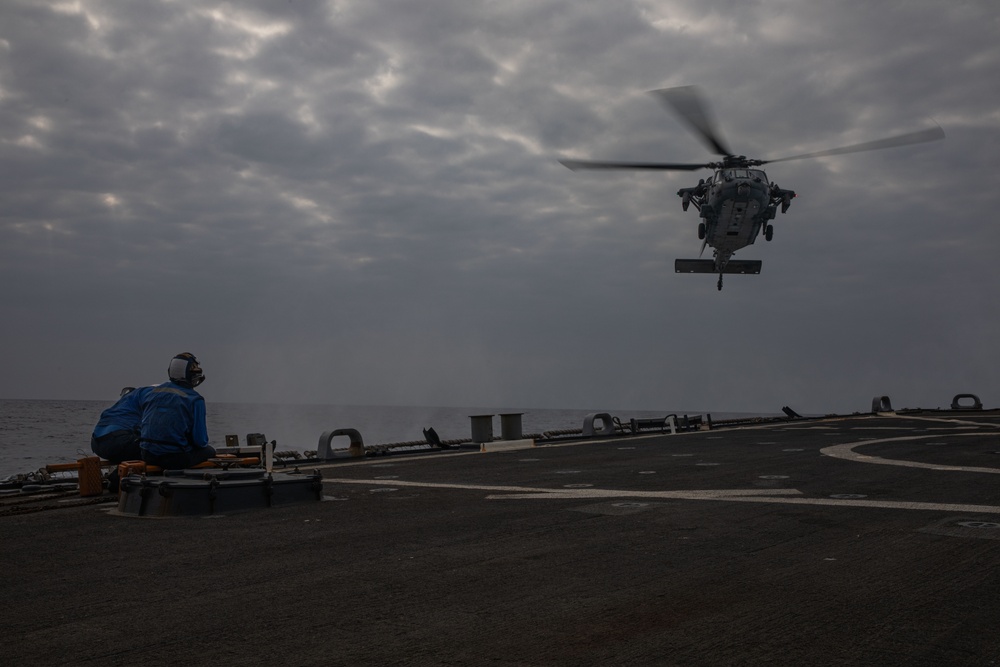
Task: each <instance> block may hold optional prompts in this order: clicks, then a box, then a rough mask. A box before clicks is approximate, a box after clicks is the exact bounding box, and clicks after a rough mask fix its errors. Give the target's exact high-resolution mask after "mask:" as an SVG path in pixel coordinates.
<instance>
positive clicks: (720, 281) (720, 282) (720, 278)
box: [717, 274, 722, 292]
mask: <svg viewBox="0 0 1000 667" xmlns="http://www.w3.org/2000/svg"><path fill="white" fill-rule="evenodd" d="M717 287H718V289H719V291H720V292H721V291H722V275H721V274H720V275H719V283H718V285H717Z"/></svg>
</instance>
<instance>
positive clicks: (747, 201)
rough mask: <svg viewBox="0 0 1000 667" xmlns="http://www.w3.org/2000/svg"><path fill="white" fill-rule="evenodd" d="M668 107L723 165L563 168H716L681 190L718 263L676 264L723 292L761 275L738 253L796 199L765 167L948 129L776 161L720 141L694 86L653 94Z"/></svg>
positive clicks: (586, 164) (768, 232)
mask: <svg viewBox="0 0 1000 667" xmlns="http://www.w3.org/2000/svg"><path fill="white" fill-rule="evenodd" d="M651 92H652V94H653V95H656V96H657V97H659V98H660V99H661V100H663V101H664V102H666V103H667V105H668V106H669V108H671V109H673V110H674V111H675V112H676V113H677V114H678V115H679V116H680V118H681V120H683V121H684V122H686V123H687V124H688V125H689V126H690V127H691V129H693V130H694V132H695V133H696V134H697V135H698V136H699V137H700V138H701V139H702V140H703V141H704V142H705V145H707V146H708V147H709V149H711V150H712V151H713V152H714V153H716V154H718V155H721V156H722V161H721V162H705V163H701V164H687V163H669V162H667V163H664V162H592V161H589V160H560V162H561V163H562V164H564V165H565V166H567V167H569V168H570V169H572V170H574V171H576V170H578V169H651V170H659V171H696V170H698V169H714V170H715V175H714V176H711V177H709V178H708V179H701V180H699V181H698V185H696V186H694V187H693V188H681V189H680V190H678V191H677V194H678V196H679V197H680V198H681V207H682V208H683V209H684V210H685V211H686V210H688V206H690V205H691V204H694V207H695V208H696V209H698V211H699V212H700V216H701V218H702V221H701V222H699V223H698V238H699V239H702V241H703V243H702V246H701V251H702V253H704V252H705V246H711V247H712V248H713V249H714V259H678V260H674V270H675V271H676V272H677V273H718V274H719V284H718V287H719V289H720V290H721V289H722V276H723V274H726V273H745V274H758V273H760V267H761V261H760V260H735V259H732V256H733V253H735V252H736V251H737V250H739V249H740V248H744V247H746V246H748V245H752V244H753V242H754V241H756V240H757V235H758V234H760V232H761V230H763V232H764V238H765V239H767V240H768V241H770V240H771V239H772V238H773V236H774V226H773V225H771V223H770V222H769V221H770V220H774V216H775V214H776V213H777V210H778V207H779V206H780V207H781V212H782V213H785V212H786V211H787V210H788V207H789V206H790V205H791V203H792V199H793V198H794V197H795V192H794V191H793V190H785V189H783V188H779V187H778V186H777V185H776V184H775V183H772V182H770V181H768V180H767V174H765V173H764V172H763V171H762V170H761V169H758V168H757V167H760V166H761V165H765V164H768V163H771V162H787V161H788V160H802V159H805V158H817V157H826V156H830V155H844V154H845V153H858V152H861V151H873V150H879V149H882V148H893V147H895V146H906V145H908V144H917V143H922V142H925V141H935V140H937V139H943V138H944V130H942V129H941V128H940V127H934V128H931V129H928V130H921V131H920V132H911V133H908V134H901V135H897V136H894V137H889V138H887V139H879V140H877V141H869V142H865V143H863V144H854V145H852V146H844V147H843V148H832V149H829V150H825V151H817V152H815V153H804V154H802V155H792V156H790V157H783V158H776V159H773V160H757V159H748V158H747V157H746V156H745V155H734V154H733V153H732V151H730V150H729V148H728V147H727V146H726V144H725V142H723V141H722V139H721V138H720V135H719V132H718V130H717V129H716V128H715V125H714V123H713V122H712V119H711V117H710V116H709V114H708V111H707V108H708V107H707V105H706V104H705V103H704V102H703V101H702V98H701V95H700V93H699V92H698V89H697V88H696V87H694V86H681V87H679V88H665V89H663V90H654V91H651Z"/></svg>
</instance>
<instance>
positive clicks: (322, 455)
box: [316, 428, 365, 460]
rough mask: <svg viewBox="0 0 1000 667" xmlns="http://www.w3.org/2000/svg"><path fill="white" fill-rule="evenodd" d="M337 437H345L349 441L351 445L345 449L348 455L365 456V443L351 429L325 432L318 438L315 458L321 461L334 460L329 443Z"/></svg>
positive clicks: (357, 433) (358, 433) (359, 434)
mask: <svg viewBox="0 0 1000 667" xmlns="http://www.w3.org/2000/svg"><path fill="white" fill-rule="evenodd" d="M338 435H346V436H347V437H348V438H350V439H351V445H350V447H348V448H347V452H348V454H350V455H351V456H353V457H359V456H364V455H365V443H364V440H362V438H361V433H360V432H358V431H357V430H356V429H353V428H338V429H336V430H333V431H325V432H324V433H323V434H322V435H320V436H319V444H318V445H317V447H316V458H318V459H323V460H329V459H333V458H335V457H334V455H333V448H332V447H331V446H330V441H331V440H333V439H334V438H335V437H337V436H338Z"/></svg>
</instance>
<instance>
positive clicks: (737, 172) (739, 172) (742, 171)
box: [733, 169, 750, 178]
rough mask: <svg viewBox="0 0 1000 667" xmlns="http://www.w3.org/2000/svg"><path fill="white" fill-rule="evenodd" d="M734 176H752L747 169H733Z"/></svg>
mask: <svg viewBox="0 0 1000 667" xmlns="http://www.w3.org/2000/svg"><path fill="white" fill-rule="evenodd" d="M733 176H735V177H736V178H750V174H749V173H748V172H747V170H746V169H733Z"/></svg>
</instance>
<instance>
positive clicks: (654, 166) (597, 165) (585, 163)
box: [559, 160, 711, 171]
mask: <svg viewBox="0 0 1000 667" xmlns="http://www.w3.org/2000/svg"><path fill="white" fill-rule="evenodd" d="M559 163H560V164H562V165H563V166H565V167H568V168H570V169H572V170H573V171H579V170H581V169H630V170H636V169H647V170H654V171H696V170H698V169H707V168H708V167H710V166H711V165H709V164H688V163H670V162H594V161H591V160H559Z"/></svg>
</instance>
